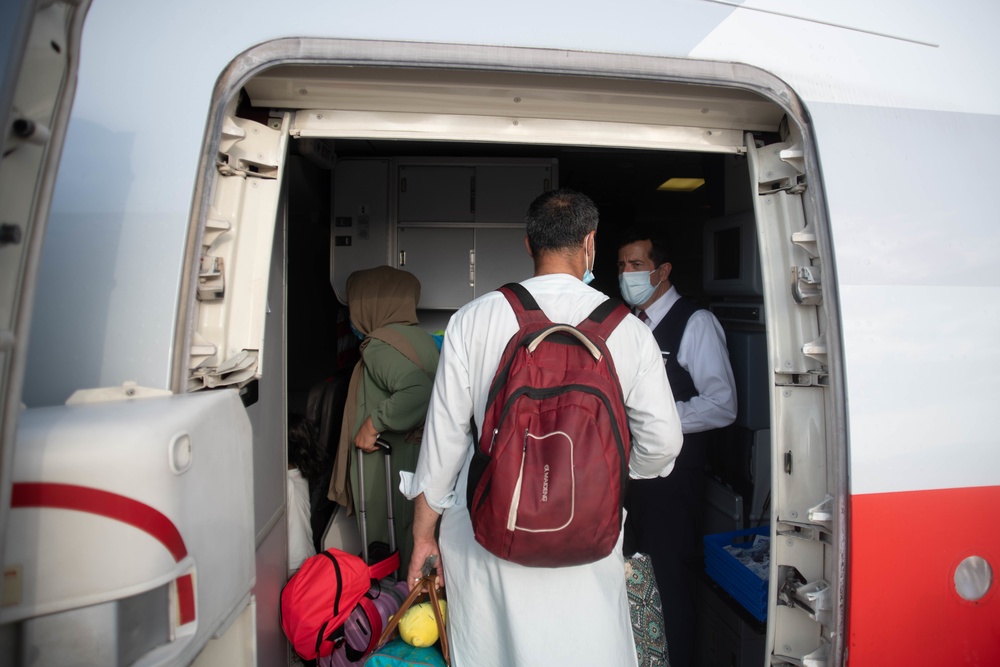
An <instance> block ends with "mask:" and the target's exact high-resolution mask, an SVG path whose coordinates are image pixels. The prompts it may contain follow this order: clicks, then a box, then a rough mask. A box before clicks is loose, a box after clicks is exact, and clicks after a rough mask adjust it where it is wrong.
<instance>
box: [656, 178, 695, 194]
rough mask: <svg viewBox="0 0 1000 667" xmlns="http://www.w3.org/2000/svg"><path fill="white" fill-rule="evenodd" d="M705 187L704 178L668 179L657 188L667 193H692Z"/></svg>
mask: <svg viewBox="0 0 1000 667" xmlns="http://www.w3.org/2000/svg"><path fill="white" fill-rule="evenodd" d="M703 185H705V179H704V178H668V179H667V180H666V181H664V182H663V183H661V184H660V187H658V188H656V189H657V190H659V191H667V192H691V191H692V190H697V189H698V188H700V187H701V186H703Z"/></svg>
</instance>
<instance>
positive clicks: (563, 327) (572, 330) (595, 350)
mask: <svg viewBox="0 0 1000 667" xmlns="http://www.w3.org/2000/svg"><path fill="white" fill-rule="evenodd" d="M560 331H565V332H566V333H568V334H571V335H572V336H573V337H574V338H576V339H577V340H579V341H580V343H581V344H582V345H583V346H584V347H585V348H587V351H588V352H590V354H591V355H592V356H593V357H594V361H600V360H601V356H602V355H601V350H600V348H599V347H597V346H596V345H594V343H593V342H592V341H591V340H590V339H589V338H587V336H586V335H585V334H584V333H582V332H581V331H580V330H579V329H577V328H576V327H571V326H570V325H568V324H556V325H555V326H551V327H549V328H548V329H545V330H544V331H542V332H540V333H539V335H537V336H535V337H534V338H533V339H532V341H531V343H529V344H528V352H532V353H533V352H534V351H535V348H536V347H538V345H539V344H540V343H541V342H542V341H543V340H545V339H546V338H547V337H548V336H550V335H551V334H554V333H558V332H560Z"/></svg>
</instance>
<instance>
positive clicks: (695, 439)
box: [653, 297, 715, 468]
mask: <svg viewBox="0 0 1000 667" xmlns="http://www.w3.org/2000/svg"><path fill="white" fill-rule="evenodd" d="M699 310H703V308H702V307H701V306H699V305H698V304H697V303H695V302H694V301H692V300H691V299H687V298H685V297H681V298H680V299H678V300H677V301H676V302H675V303H674V305H673V306H671V307H670V310H669V311H668V312H667V314H666V315H665V316H664V317H663V319H662V320H660V323H659V324H657V325H656V328H655V329H653V337H654V338H656V344H657V345H658V346H659V347H660V353H661V354H662V355H663V359H664V367H665V368H666V370H667V380H669V381H670V390H671V391H672V392H673V394H674V400H675V401H677V402H683V401H688V400H691V399H692V398H694V397H695V396H697V395H698V389H697V388H696V387H695V386H694V380H692V379H691V374H690V373H688V372H687V371H686V370H685V369H684V368H683V367H682V366H681V365H680V363H679V362H678V361H677V352H678V351H679V350H680V347H681V337H682V336H683V335H684V330H685V329H686V328H687V323H688V320H690V319H691V316H692V315H694V314H695V313H696V312H697V311H699ZM714 433H715V431H705V432H703V433H685V434H684V446H683V447H682V448H681V453H680V455H679V456H678V457H677V463H676V464H675V466H676V467H677V468H703V467H704V466H705V456H706V448H707V447H708V444H709V442H710V441H711V440H712V439H714Z"/></svg>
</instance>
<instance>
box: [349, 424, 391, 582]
mask: <svg viewBox="0 0 1000 667" xmlns="http://www.w3.org/2000/svg"><path fill="white" fill-rule="evenodd" d="M375 446H376V447H378V448H379V449H381V450H382V451H383V452H385V502H386V513H387V514H388V515H389V516H388V522H389V553H393V552H395V551H396V519H395V517H394V516H393V513H392V445H391V444H389V441H388V440H385V439H383V438H381V437H377V438H375ZM359 452H360V453H359V455H358V519H359V521H358V523H359V529H360V532H361V550H362V558H363V559H364V561H365V564H366V565H370V564H371V563H369V560H368V512H367V511H366V510H365V482H364V479H365V463H364V461H365V456H366V455H367V454H368V453H369V452H365V451H364V450H359Z"/></svg>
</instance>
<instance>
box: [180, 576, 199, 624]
mask: <svg viewBox="0 0 1000 667" xmlns="http://www.w3.org/2000/svg"><path fill="white" fill-rule="evenodd" d="M177 606H178V608H179V611H180V623H178V625H187V624H188V623H191V622H193V621H194V619H195V615H194V577H192V576H191V575H190V574H185V575H183V576H181V577H178V578H177Z"/></svg>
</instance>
